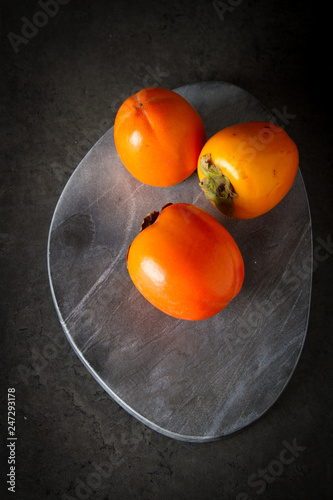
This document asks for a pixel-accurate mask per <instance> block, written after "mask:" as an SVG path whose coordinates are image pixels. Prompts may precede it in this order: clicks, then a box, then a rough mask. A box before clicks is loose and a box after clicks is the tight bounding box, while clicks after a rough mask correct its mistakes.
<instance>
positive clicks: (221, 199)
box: [199, 154, 238, 217]
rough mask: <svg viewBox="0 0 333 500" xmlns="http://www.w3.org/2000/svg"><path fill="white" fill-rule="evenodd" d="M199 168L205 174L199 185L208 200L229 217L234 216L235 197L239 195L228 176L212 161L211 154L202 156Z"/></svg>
mask: <svg viewBox="0 0 333 500" xmlns="http://www.w3.org/2000/svg"><path fill="white" fill-rule="evenodd" d="M199 168H200V170H201V172H202V173H203V175H204V176H205V177H204V178H203V179H202V180H201V182H200V183H199V186H200V187H201V189H202V191H203V192H204V194H205V196H206V198H207V200H210V201H213V202H214V203H215V205H216V208H217V209H218V210H219V211H220V212H222V213H223V214H224V215H226V216H227V217H233V216H234V214H235V206H234V201H233V199H234V198H236V197H237V196H238V195H237V194H236V193H235V190H234V188H233V185H232V184H231V182H230V180H229V179H228V177H226V176H225V175H224V174H222V172H221V170H220V169H219V167H218V166H217V165H215V164H214V163H212V162H211V155H210V154H206V155H203V156H202V157H201V159H200V163H199Z"/></svg>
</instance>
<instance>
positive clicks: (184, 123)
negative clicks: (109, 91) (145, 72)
mask: <svg viewBox="0 0 333 500" xmlns="http://www.w3.org/2000/svg"><path fill="white" fill-rule="evenodd" d="M114 140H115V146H116V150H117V152H118V155H119V157H120V159H121V161H122V163H123V164H124V166H125V167H126V168H127V170H128V171H129V172H130V173H131V174H132V175H133V176H134V177H135V178H136V179H138V180H139V181H141V182H143V183H144V184H148V185H150V186H157V187H167V186H173V185H175V184H178V183H180V182H182V181H184V180H185V179H187V177H189V176H190V175H191V174H192V173H193V172H194V171H195V170H196V168H197V162H198V157H199V153H200V151H201V149H202V147H203V145H204V143H205V141H206V131H205V127H204V124H203V121H202V119H201V117H200V115H199V114H198V112H197V111H196V110H195V109H194V108H193V106H192V105H191V104H190V103H189V102H188V101H187V100H186V99H185V98H184V97H182V96H181V95H179V94H177V93H176V92H174V91H173V90H169V89H163V88H160V87H149V88H146V89H142V90H140V91H139V92H137V93H136V94H134V95H132V96H130V97H128V98H127V99H126V100H125V101H124V102H123V104H122V105H121V106H120V108H119V110H118V112H117V115H116V118H115V123H114Z"/></svg>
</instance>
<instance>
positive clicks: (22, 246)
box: [0, 0, 333, 500]
mask: <svg viewBox="0 0 333 500" xmlns="http://www.w3.org/2000/svg"><path fill="white" fill-rule="evenodd" d="M45 1H46V0H45ZM51 3H53V5H54V2H51ZM223 5H224V6H223ZM1 7H2V8H1V43H2V62H1V83H2V92H1V111H2V113H1V122H2V126H1V137H2V148H1V149H2V151H1V182H0V194H1V219H0V220H1V234H0V249H1V284H0V286H1V307H2V310H1V335H2V339H3V340H2V349H1V402H2V408H3V410H4V412H3V413H2V417H1V426H2V435H3V437H4V439H3V441H2V444H1V457H2V458H1V460H2V465H4V467H3V468H2V470H1V488H2V492H1V494H0V496H1V498H7V497H8V498H16V499H19V500H21V499H24V500H29V499H44V498H50V499H53V498H61V499H68V498H81V499H84V498H91V499H98V500H102V499H108V500H111V499H112V500H113V499H120V500H123V499H144V500H155V499H166V500H167V499H178V498H186V499H190V500H192V499H202V500H208V499H219V500H221V499H228V500H229V499H236V498H238V500H241V499H243V500H245V499H246V498H251V499H256V498H259V499H262V500H270V499H284V500H288V499H290V500H291V499H293V500H295V499H309V500H310V499H311V500H317V499H329V498H333V486H332V472H331V471H332V451H331V445H332V411H331V408H332V406H331V403H332V396H331V383H332V382H331V376H332V370H331V364H332V361H331V353H332V314H331V307H332V301H331V298H332V295H331V284H332V262H333V256H332V253H333V247H332V245H330V241H331V238H332V224H331V213H332V169H331V166H332V165H331V164H332V159H331V147H330V146H331V140H332V129H331V126H330V117H331V113H330V109H329V108H331V104H330V94H331V76H330V67H331V64H332V61H331V47H332V43H331V41H330V35H331V27H330V17H331V12H330V10H329V11H327V10H326V9H325V8H324V7H323V4H322V3H318V2H313V1H311V2H310V1H308V2H304V1H299V0H297V1H281V0H280V1H278V0H273V1H268V0H257V1H255V0H253V1H250V0H243V1H235V0H233V1H232V0H229V1H228V0H225V2H219V3H217V2H215V3H214V2H211V1H199V0H191V1H187V0H185V1H184V0H177V1H175V0H168V1H160V2H158V1H156V0H154V1H145V2H140V1H128V0H127V1H122V2H121V1H118V2H112V1H106V0H104V1H95V2H93V1H91V2H88V1H86V0H80V1H79V0H70V1H68V2H67V4H65V2H64V1H63V5H59V9H58V12H56V13H55V12H53V13H52V15H53V17H52V16H51V14H50V15H49V16H47V17H46V18H45V16H44V17H43V16H39V17H38V15H37V14H36V13H37V12H40V11H41V10H42V9H41V7H40V5H39V4H38V2H37V1H30V0H29V1H16V0H5V1H2V2H1ZM49 8H51V7H49ZM54 8H55V7H53V9H54ZM50 12H52V11H50ZM26 20H28V21H31V20H35V22H36V24H39V25H42V26H40V27H39V28H38V31H37V32H36V30H34V28H31V27H30V30H29V28H24V26H25V25H26ZM22 30H25V31H23V33H24V34H25V35H26V36H29V38H25V41H26V43H24V42H23V41H22V39H20V38H17V37H18V36H21V37H22ZM10 33H12V34H14V35H9V34H10ZM8 35H9V36H8ZM15 37H16V38H15ZM208 80H221V81H225V82H230V83H233V84H235V85H238V86H240V87H242V88H244V89H246V90H247V91H249V92H250V93H252V94H253V95H254V96H255V97H256V98H258V100H259V101H261V102H262V103H263V104H264V105H265V106H266V107H267V108H268V109H269V110H274V109H275V110H278V111H279V112H280V113H281V114H283V113H287V115H288V124H287V126H286V130H287V131H288V133H289V135H290V136H291V137H292V138H293V139H294V141H295V142H296V144H297V145H298V147H299V150H300V168H301V171H302V174H303V178H304V181H305V185H306V187H307V191H308V196H309V203H310V208H311V214H312V223H313V242H314V250H315V251H316V249H317V253H316V255H317V259H316V260H315V264H316V265H315V270H314V273H313V293H312V305H311V314H310V320H309V328H308V335H307V339H306V343H305V346H304V350H303V353H302V356H301V359H300V362H299V364H298V366H297V369H296V371H295V373H294V375H293V377H292V379H291V381H290V383H289V385H288V386H287V388H286V390H285V391H284V393H283V394H282V396H281V397H280V398H279V400H278V401H277V402H276V404H275V405H274V407H273V408H272V409H271V410H270V411H269V412H268V413H267V414H266V415H265V416H264V417H262V418H261V419H260V420H259V421H257V422H256V423H254V424H253V425H251V426H250V427H248V428H246V429H244V430H242V431H241V432H239V433H237V434H236V435H231V436H228V437H226V438H224V439H222V440H220V441H217V442H214V443H206V444H191V443H185V442H180V441H175V440H172V439H170V438H167V437H165V436H163V435H160V434H158V433H156V432H154V431H152V430H150V429H149V428H146V427H145V426H144V425H143V424H141V423H140V422H138V421H136V420H135V419H134V418H132V417H131V416H130V415H128V414H127V413H126V412H125V410H123V409H122V408H120V407H119V406H118V405H117V404H116V403H115V402H114V401H113V400H112V399H110V398H109V396H108V395H107V394H106V393H105V392H104V391H103V390H102V389H101V388H100V387H99V385H98V384H97V383H96V382H95V380H94V379H93V378H92V377H91V375H90V374H89V373H88V372H87V371H86V369H85V368H84V367H83V365H82V364H81V362H80V361H79V360H78V359H77V357H76V355H75V354H74V352H73V350H72V349H71V347H70V346H69V344H68V343H67V341H66V340H65V336H64V334H63V332H62V329H61V326H60V324H59V322H58V318H57V315H56V312H55V309H54V306H53V303H52V299H51V295H50V291H49V284H48V276H47V267H46V246H47V237H48V230H49V227H50V222H51V217H52V214H53V211H54V209H55V206H56V203H57V200H58V198H59V196H60V194H61V192H62V190H63V188H64V185H65V183H66V181H67V180H68V178H69V176H70V175H71V173H72V172H73V170H74V169H75V167H76V166H77V164H78V163H79V161H80V160H81V159H82V158H83V156H84V155H85V153H86V152H87V151H88V150H89V149H90V148H91V147H92V146H93V144H94V143H95V142H96V140H97V139H98V138H99V137H101V136H102V135H103V134H104V133H105V132H106V131H107V130H108V129H109V128H110V127H111V126H112V124H113V121H114V117H115V114H116V111H117V109H118V107H119V106H120V104H121V102H122V101H123V100H124V99H125V98H126V97H127V96H128V95H131V94H133V93H134V92H136V91H137V90H139V89H140V88H143V87H146V86H152V85H159V86H162V87H166V88H170V89H173V88H176V87H179V86H182V85H185V84H188V83H193V82H200V81H208ZM285 116H286V114H285ZM323 241H324V242H326V248H325V247H323V246H322V242H323ZM318 245H319V246H318ZM319 249H320V251H319ZM318 257H319V259H318ZM8 387H14V388H15V391H16V428H17V438H18V439H17V447H16V493H15V495H14V494H9V493H8V492H6V488H7V486H6V479H7V478H6V474H7V473H8V465H7V455H8V451H7V448H6V437H7V416H6V415H7V412H6V406H5V403H6V400H7V388H8ZM286 442H287V443H289V445H290V446H292V445H293V443H294V445H295V444H296V446H297V449H298V451H294V460H293V461H290V463H289V464H285V465H284V466H283V467H282V469H281V467H280V466H279V465H278V461H279V457H280V456H281V452H282V451H283V450H284V449H285V447H286V444H285V443H286ZM297 449H296V450H297ZM288 457H293V456H292V455H291V454H290V452H289V453H288ZM259 476H261V479H260V481H259ZM242 494H243V495H242ZM6 495H7V496H6Z"/></svg>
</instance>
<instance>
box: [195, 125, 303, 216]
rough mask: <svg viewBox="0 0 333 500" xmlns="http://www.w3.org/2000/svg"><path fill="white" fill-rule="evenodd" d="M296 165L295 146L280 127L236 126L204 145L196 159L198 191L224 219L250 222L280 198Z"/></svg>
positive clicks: (220, 132) (293, 174) (213, 137)
mask: <svg viewBox="0 0 333 500" xmlns="http://www.w3.org/2000/svg"><path fill="white" fill-rule="evenodd" d="M298 162H299V153H298V149H297V146H296V144H295V143H294V141H293V140H292V139H291V138H290V137H289V135H288V134H287V132H286V131H285V130H284V129H283V128H281V127H279V126H277V125H275V124H273V123H270V122H262V121H254V122H246V123H239V124H236V125H232V126H230V127H226V128H224V129H222V130H220V131H219V132H217V133H216V134H214V135H213V136H212V137H211V138H210V139H209V140H208V141H207V142H206V143H205V145H204V147H203V148H202V151H201V153H200V155H199V160H198V175H199V179H200V186H201V188H202V190H203V191H204V193H205V195H206V197H207V198H208V199H209V200H210V201H211V202H212V203H213V204H214V205H215V206H216V208H217V209H218V210H220V211H221V212H222V213H224V214H225V215H227V216H229V217H233V218H235V219H251V218H254V217H258V216H259V215H262V214H264V213H266V212H268V211H269V210H271V209H272V208H273V207H275V206H276V205H277V204H278V203H279V202H280V201H281V200H282V199H283V198H284V197H285V195H286V194H287V193H288V192H289V190H290V188H291V186H292V185H293V182H294V180H295V177H296V173H297V169H298Z"/></svg>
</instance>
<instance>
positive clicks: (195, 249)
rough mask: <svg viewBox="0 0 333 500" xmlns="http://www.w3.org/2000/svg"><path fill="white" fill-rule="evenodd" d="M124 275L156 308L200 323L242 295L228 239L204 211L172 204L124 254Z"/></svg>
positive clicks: (240, 265) (240, 272) (237, 258)
mask: <svg viewBox="0 0 333 500" xmlns="http://www.w3.org/2000/svg"><path fill="white" fill-rule="evenodd" d="M127 268H128V272H129V275H130V277H131V279H132V281H133V283H134V285H135V286H136V287H137V289H138V290H139V292H140V293H141V294H142V295H143V296H144V297H145V298H146V299H147V300H148V301H149V302H150V303H151V304H153V305H154V306H155V307H157V308H158V309H160V310H161V311H163V312H164V313H166V314H168V315H170V316H173V317H175V318H179V319H184V320H202V319H207V318H209V317H212V316H214V315H216V314H217V313H219V312H220V311H222V309H224V308H225V307H226V306H227V304H229V302H230V301H231V300H232V299H233V298H235V297H236V295H237V294H238V293H239V291H240V290H241V287H242V284H243V280H244V262H243V258H242V255H241V252H240V250H239V247H238V245H237V243H236V242H235V240H234V239H233V237H232V236H231V234H230V233H229V232H228V231H227V230H226V229H225V228H224V227H223V226H222V224H220V223H219V222H218V221H217V220H216V219H215V218H214V217H212V216H211V215H210V214H208V213H207V212H206V211H204V210H203V209H201V208H199V207H197V206H194V205H191V204H188V203H175V204H168V205H166V206H164V207H163V209H162V210H161V212H157V211H155V212H152V213H151V214H148V216H147V217H146V218H145V219H144V222H143V224H142V227H141V232H139V234H138V235H137V236H136V237H135V239H134V240H133V242H132V244H131V245H130V246H129V249H128V252H127Z"/></svg>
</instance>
